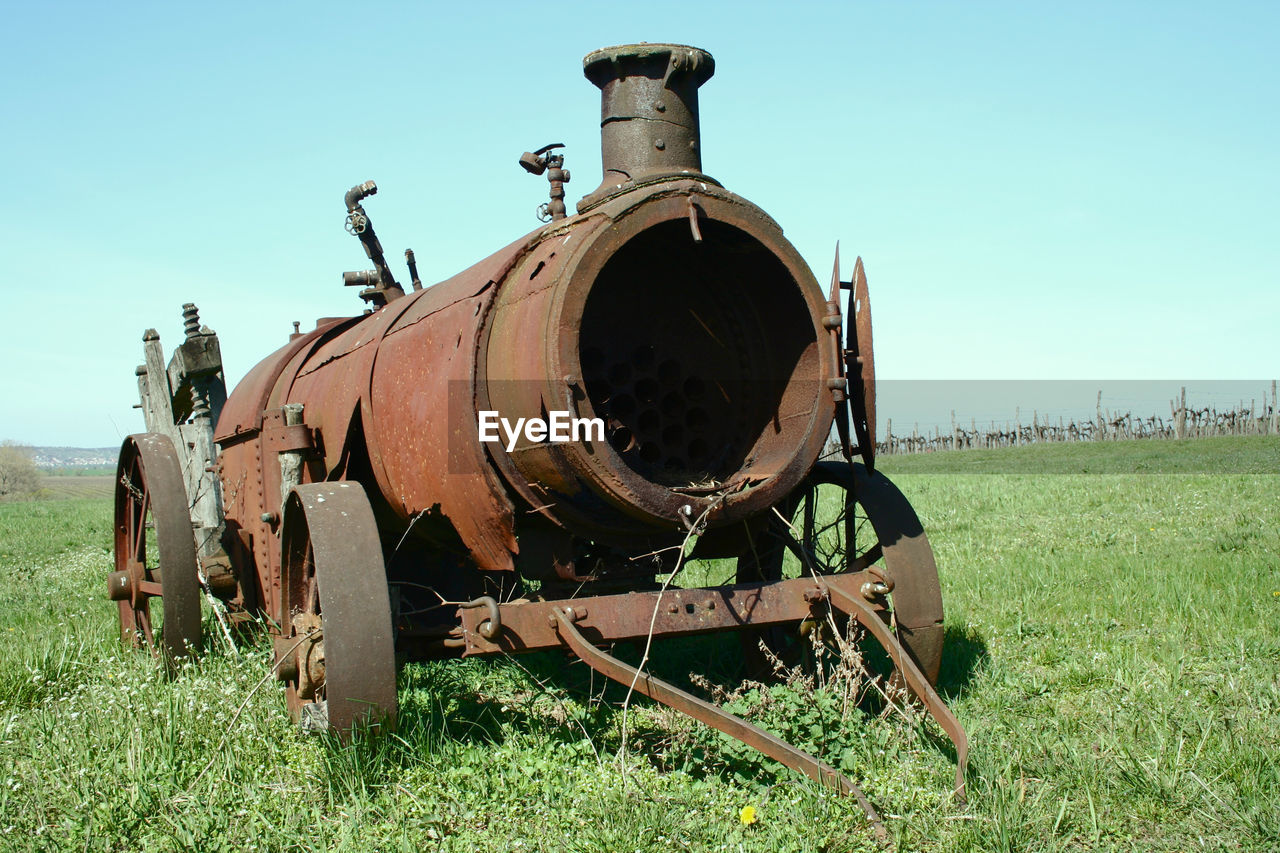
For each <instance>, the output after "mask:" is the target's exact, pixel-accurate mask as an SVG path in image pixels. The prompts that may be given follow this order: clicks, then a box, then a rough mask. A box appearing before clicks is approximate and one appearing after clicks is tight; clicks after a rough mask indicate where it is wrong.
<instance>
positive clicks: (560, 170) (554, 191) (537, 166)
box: [519, 142, 569, 222]
mask: <svg viewBox="0 0 1280 853" xmlns="http://www.w3.org/2000/svg"><path fill="white" fill-rule="evenodd" d="M563 147H564V143H563V142H553V143H551V144H550V145H544V146H542V147H541V148H539V149H538V150H537V151H533V152H530V151H526V152H524V153H523V154H521V155H520V160H519V163H520V167H521V168H522V169H524V170H525V171H526V172H528V173H529V174H531V175H541V174H543V173H544V172H545V173H546V175H547V180H548V181H549V182H550V183H551V201H549V202H544V203H542V204H540V205H538V214H537V215H538V218H539V219H540V220H542V221H543V222H550V221H552V220H553V219H564V218H565V206H564V185H565V184H567V183H569V170H568V169H566V168H564V155H563V154H548V153H547V152H548V151H553V150H555V149H556V148H563Z"/></svg>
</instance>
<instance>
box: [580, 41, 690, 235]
mask: <svg viewBox="0 0 1280 853" xmlns="http://www.w3.org/2000/svg"><path fill="white" fill-rule="evenodd" d="M582 66H583V72H584V73H585V74H586V76H587V79H588V80H590V81H591V82H592V83H594V84H595V85H596V86H598V87H600V153H601V161H602V163H603V166H604V178H603V180H602V182H601V184H600V186H599V187H598V188H597V189H596V190H595V191H594V192H592V193H591V194H589V195H588V196H587V197H586V198H584V199H583V200H582V202H581V203H580V204H579V205H578V210H579V211H585V210H588V209H590V208H591V207H592V206H593V205H595V204H599V203H600V202H601V201H603V200H604V199H606V198H609V197H611V196H613V195H616V194H617V193H619V192H624V191H626V190H628V189H631V188H633V187H636V186H641V185H643V184H646V183H650V182H652V181H655V180H662V179H663V178H665V177H670V176H681V175H683V176H701V175H702V138H701V132H700V126H699V122H698V87H700V86H701V85H702V84H703V83H705V82H706V81H707V80H708V79H710V77H711V75H712V73H714V71H715V60H714V59H712V57H711V54H709V53H707V52H706V51H705V50H699V49H698V48H696V47H688V46H685V45H678V44H629V45H621V46H619V47H607V48H602V49H601V50H597V51H594V52H592V53H589V54H587V56H586V57H585V58H584V59H583V60H582Z"/></svg>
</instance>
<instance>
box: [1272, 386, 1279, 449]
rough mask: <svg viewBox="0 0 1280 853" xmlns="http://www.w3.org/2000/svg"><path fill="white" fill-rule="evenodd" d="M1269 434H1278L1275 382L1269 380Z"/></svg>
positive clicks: (1277, 402)
mask: <svg viewBox="0 0 1280 853" xmlns="http://www.w3.org/2000/svg"><path fill="white" fill-rule="evenodd" d="M1271 434H1272V435H1277V434H1280V400H1277V398H1276V380H1275V379H1272V380H1271Z"/></svg>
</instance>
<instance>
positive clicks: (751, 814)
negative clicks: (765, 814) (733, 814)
mask: <svg viewBox="0 0 1280 853" xmlns="http://www.w3.org/2000/svg"><path fill="white" fill-rule="evenodd" d="M738 820H740V821H742V825H743V826H751V824H753V823H755V822H756V821H758V820H760V818H758V817H756V807H755V806H746V807H744V808H743V809H742V811H740V812H738Z"/></svg>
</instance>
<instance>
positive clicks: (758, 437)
mask: <svg viewBox="0 0 1280 853" xmlns="http://www.w3.org/2000/svg"><path fill="white" fill-rule="evenodd" d="M584 69H585V73H586V76H587V77H588V79H590V81H591V82H592V83H594V84H595V85H596V86H598V87H599V88H600V90H601V93H602V110H601V136H602V152H603V165H604V178H603V180H602V181H601V183H600V185H599V186H598V187H596V188H595V189H593V190H592V191H591V192H590V193H588V194H587V195H586V196H585V197H584V198H583V199H582V200H581V201H580V202H579V203H578V205H577V212H576V213H575V214H573V215H570V214H569V212H568V210H567V208H566V205H565V202H564V196H565V184H567V183H568V182H569V179H570V175H569V172H568V170H566V169H565V168H564V155H563V153H562V152H560V151H559V149H560V148H561V146H557V145H553V146H547V147H546V148H543V149H541V150H539V151H536V152H531V153H526V154H525V155H523V156H522V157H521V158H520V161H519V162H520V165H521V166H523V167H524V168H525V169H527V170H528V171H529V172H531V173H533V174H537V175H545V176H546V177H547V179H548V180H549V182H550V200H549V201H548V202H547V203H546V204H544V205H543V206H542V207H541V208H540V210H539V213H540V218H542V219H543V220H544V221H545V224H544V225H543V226H542V227H540V228H538V229H537V230H535V231H533V232H532V233H530V234H528V235H526V236H524V237H521V238H519V239H518V240H516V241H515V242H513V243H511V244H510V245H508V246H506V247H505V248H502V249H500V250H498V251H497V252H495V253H494V254H492V255H490V256H489V257H487V258H485V259H484V260H482V261H480V262H479V263H477V264H475V265H474V266H472V267H471V268H469V269H466V270H464V271H462V272H460V273H458V274H457V275H455V276H453V277H452V278H450V279H447V280H445V281H442V282H440V283H439V284H436V285H434V286H431V287H425V288H424V287H423V286H422V284H421V282H420V281H419V279H418V273H417V267H416V262H415V260H414V257H413V253H412V251H406V253H405V254H406V260H407V262H408V268H409V273H410V280H411V283H410V287H409V288H408V289H406V288H405V287H403V286H402V285H401V284H399V283H398V282H397V281H396V278H395V276H394V274H393V273H392V270H391V268H390V267H389V265H388V263H387V260H386V258H385V256H384V253H383V250H382V247H381V245H380V243H379V241H378V238H377V236H376V234H375V232H374V229H373V225H372V223H371V221H370V218H369V215H368V213H367V212H366V210H365V209H364V206H363V203H364V202H365V200H366V199H367V198H368V197H369V196H371V195H373V194H374V193H376V192H377V188H376V186H375V185H374V184H373V183H372V182H368V183H365V184H361V185H360V186H357V187H355V188H353V189H352V190H351V191H349V192H348V193H347V195H346V197H345V205H346V212H347V222H346V226H347V230H348V231H350V232H351V233H353V234H354V235H355V236H356V237H357V238H358V239H359V240H360V242H361V244H362V246H363V248H364V250H365V252H366V254H367V255H368V258H369V260H370V261H371V262H372V266H373V269H370V270H367V271H358V272H349V273H346V274H344V276H343V278H344V282H345V283H346V284H348V285H352V286H358V287H360V288H361V290H360V292H359V295H360V297H361V298H362V299H363V300H364V301H365V302H366V303H367V307H366V308H365V309H364V310H363V312H362V313H358V314H356V315H355V316H350V317H337V318H322V319H320V320H319V321H318V322H317V323H316V326H315V328H314V329H312V330H311V331H306V332H303V331H299V330H298V324H297V323H294V333H293V334H292V335H290V336H289V340H288V342H287V343H286V344H285V345H284V346H282V347H281V348H280V349H278V350H277V351H276V352H274V353H272V354H271V355H269V356H267V357H266V358H265V359H264V360H262V361H261V362H260V363H258V364H257V366H255V367H254V368H253V369H252V370H250V371H249V372H248V374H247V375H246V376H245V377H244V379H243V380H242V381H241V382H240V383H239V385H238V386H237V387H236V388H235V390H234V391H233V392H232V393H231V394H230V395H228V394H227V393H226V389H225V385H224V383H223V378H222V362H221V353H220V349H219V345H218V339H217V337H216V335H214V333H212V332H211V331H210V330H209V329H208V328H206V327H203V326H201V325H200V321H199V318H198V316H197V314H196V309H195V306H194V305H187V306H186V307H185V309H184V313H185V316H186V338H185V340H184V342H183V343H182V344H181V345H180V346H178V347H177V348H176V349H174V350H173V353H172V356H171V358H170V360H169V361H168V363H166V362H165V360H164V357H163V351H162V348H161V345H160V341H159V338H158V336H157V335H156V333H155V332H154V330H149V331H148V332H147V333H146V334H145V336H144V338H143V341H144V350H145V355H146V360H145V364H143V365H141V366H140V367H139V368H138V370H137V374H138V386H139V391H140V395H141V404H140V407H141V408H142V410H143V414H144V417H145V420H146V424H147V430H148V432H146V433H144V434H140V435H134V436H130V437H129V438H128V439H126V441H125V442H124V446H123V448H122V449H121V455H120V463H119V477H118V485H117V490H116V507H115V566H114V568H115V570H114V571H113V572H112V573H111V575H110V577H109V592H110V596H111V598H112V599H113V600H115V601H116V602H118V605H119V609H120V620H121V621H120V624H121V630H122V634H123V636H124V639H125V640H126V642H128V643H132V644H135V645H145V646H150V647H152V648H153V649H155V650H156V652H157V654H158V656H160V657H161V658H163V659H166V660H172V659H174V658H176V657H179V656H181V655H184V654H187V653H189V652H191V651H194V650H198V649H199V648H200V647H201V642H202V635H201V632H202V609H203V605H202V601H204V600H207V601H208V602H209V604H210V605H211V608H210V609H213V610H214V611H215V612H216V614H217V615H218V617H219V619H218V621H220V622H221V623H222V626H221V628H219V627H218V626H216V625H215V626H214V630H226V628H227V623H228V622H234V621H236V620H246V619H262V620H265V621H266V622H267V624H269V625H270V626H271V631H272V635H273V641H274V645H275V667H274V671H275V673H276V675H277V676H278V678H279V679H280V680H281V681H282V682H283V683H284V688H285V692H286V695H287V697H288V705H289V708H290V710H291V711H292V713H293V714H294V715H295V717H296V718H297V719H298V720H299V721H300V722H301V723H302V724H303V725H304V726H308V727H312V728H316V727H321V728H323V727H330V728H333V729H335V730H338V731H340V732H341V731H346V730H348V729H349V728H350V727H351V726H352V725H353V724H355V723H357V722H360V721H362V720H363V721H366V722H369V723H372V724H375V725H378V724H381V725H385V724H388V723H393V722H394V718H395V714H396V673H397V663H398V662H402V661H405V660H421V659H430V658H442V657H455V656H467V655H501V654H514V653H518V652H525V651H533V650H538V649H554V648H564V649H568V650H570V651H571V652H572V653H573V654H575V655H577V656H578V657H580V658H581V659H582V660H583V661H585V662H586V663H587V664H588V665H590V666H591V667H593V668H594V669H596V670H598V671H600V672H601V673H603V674H604V675H606V676H608V677H610V678H612V679H615V680H618V681H621V682H623V683H624V684H627V685H630V686H633V687H634V689H635V690H637V691H639V692H641V693H644V694H646V695H649V696H651V697H652V698H654V699H655V700H657V701H659V702H663V703H666V704H668V705H671V706H673V707H675V708H677V709H679V710H680V711H683V712H685V713H688V714H690V715H692V716H694V717H696V718H698V719H699V720H702V721H703V722H705V723H707V724H709V725H712V726H715V727H717V728H719V729H721V730H722V731H725V732H727V733H728V734H730V735H732V736H734V737H738V738H740V739H742V740H744V741H745V742H747V743H749V744H751V745H752V746H755V747H757V748H759V749H760V750H762V751H763V752H765V753H767V754H768V755H770V756H772V757H774V758H776V759H777V760H779V761H780V762H782V763H783V764H786V765H788V766H790V767H793V768H796V769H798V770H800V771H802V772H804V773H806V774H808V775H809V776H811V777H813V778H815V779H820V780H823V781H825V782H828V783H830V784H832V785H835V786H836V787H838V788H840V789H842V790H844V791H847V792H851V793H856V790H857V789H856V788H855V787H854V785H853V783H852V782H851V781H850V780H848V779H847V778H846V777H844V776H843V775H842V774H840V773H839V772H837V771H836V770H835V769H834V768H832V767H831V766H830V765H828V764H826V763H824V762H823V761H821V760H819V759H818V758H816V757H813V756H810V755H808V754H806V753H804V752H801V751H800V750H797V749H795V748H794V747H792V746H790V745H788V744H786V743H785V742H783V741H781V740H779V739H777V738H775V737H773V736H772V735H769V734H768V733H766V732H764V731H762V730H760V729H758V728H755V727H753V726H751V725H750V724H748V723H746V722H745V721H743V720H740V719H738V718H735V717H733V716H731V715H729V714H727V713H726V712H724V711H722V710H721V709H720V708H718V707H716V706H715V705H713V704H709V703H707V702H704V701H702V700H701V699H699V698H696V697H694V696H693V695H691V694H689V693H687V692H684V691H682V690H680V689H678V688H676V687H674V686H672V685H669V684H666V683H664V682H662V681H659V680H658V679H656V678H654V677H652V676H651V675H649V674H648V673H647V672H644V671H639V670H637V669H636V668H633V667H631V666H630V665H628V664H626V663H624V662H622V661H620V660H618V659H616V658H615V657H613V656H612V655H611V654H609V653H608V652H607V651H604V650H602V649H601V647H602V646H603V647H608V646H609V645H610V644H612V643H616V642H619V641H626V640H646V639H647V638H658V639H660V638H666V637H677V636H682V635H690V634H697V633H705V632H713V631H730V630H732V631H738V632H741V634H742V635H743V637H744V642H743V654H744V661H745V662H746V663H747V664H748V665H751V664H752V663H753V662H755V661H756V660H757V659H758V657H759V655H760V653H761V651H764V652H766V653H768V654H770V655H772V656H776V657H777V658H781V659H786V658H787V657H788V656H790V655H794V654H798V653H802V652H803V648H802V647H803V646H804V644H805V643H806V642H808V641H807V640H805V639H804V637H802V636H801V635H802V633H803V632H805V631H809V632H810V633H811V632H812V628H813V626H814V625H815V624H829V625H833V626H835V625H837V624H848V623H849V620H853V623H854V624H856V625H859V626H861V628H862V629H863V630H864V631H865V632H866V634H867V635H869V636H872V637H874V638H875V639H876V640H877V641H878V642H879V644H880V645H881V646H882V647H883V649H884V651H885V652H887V660H888V661H890V665H889V668H890V669H892V670H893V672H892V678H893V679H895V680H896V681H897V682H899V683H900V684H901V685H902V686H904V687H905V688H906V689H908V690H909V691H911V693H912V694H914V696H915V697H917V698H918V699H919V701H920V702H922V703H923V705H924V706H925V708H926V709H927V710H928V711H929V712H930V713H931V714H932V715H933V716H934V717H935V718H936V719H937V721H938V722H939V723H940V724H941V726H942V728H943V729H944V730H945V731H946V733H947V734H948V736H950V737H951V739H952V740H953V741H954V742H955V744H956V749H957V756H958V758H959V762H958V763H959V767H958V768H957V786H962V784H963V775H962V774H963V766H964V761H965V753H966V741H965V735H964V732H963V730H962V729H961V728H960V726H959V724H958V723H957V721H956V720H955V718H954V717H953V716H952V715H951V714H950V712H949V711H948V709H947V708H946V707H945V705H943V703H942V702H941V701H940V700H939V698H938V696H937V694H936V693H935V692H934V690H933V688H932V686H931V685H932V683H933V682H934V681H935V680H936V678H937V675H938V668H939V663H940V660H941V655H942V641H943V626H942V615H943V614H942V599H941V594H940V591H939V585H938V576H937V569H936V566H935V564H934V560H933V556H932V553H931V551H930V548H929V544H928V540H927V538H926V536H925V533H924V531H923V530H922V529H921V526H920V523H919V521H918V519H917V517H916V515H915V513H914V512H913V511H912V509H911V507H910V506H909V504H908V503H907V502H906V500H905V499H904V498H903V496H902V494H901V493H900V492H899V491H898V490H897V489H896V488H895V487H894V486H893V485H892V484H891V483H890V482H889V481H888V480H887V479H886V478H885V477H884V476H883V475H882V474H879V473H876V472H875V443H874V436H875V374H874V367H873V361H872V347H871V320H870V305H869V302H868V297H867V285H866V277H865V275H864V273H863V267H862V262H861V259H859V260H858V262H857V264H855V266H854V269H853V274H852V276H851V280H850V281H847V282H846V281H842V280H841V275H840V264H839V255H838V252H837V257H836V264H835V270H834V272H833V273H832V278H831V284H830V289H829V291H828V292H827V293H825V294H824V292H823V290H822V288H821V287H820V285H819V283H818V282H817V280H816V279H815V277H814V275H813V273H812V272H811V271H810V269H809V267H808V265H807V264H806V263H805V261H804V260H803V259H802V258H801V257H800V256H799V254H798V253H797V252H796V250H795V249H794V248H793V247H792V245H791V244H790V243H789V242H788V241H787V240H786V238H785V237H784V236H783V233H782V229H781V228H780V227H779V226H778V225H777V223H775V222H774V221H773V220H772V219H771V218H770V217H769V216H768V215H767V214H766V213H765V212H764V211H763V210H761V209H760V208H758V207H756V206H755V205H753V204H751V203H750V202H748V201H746V200H745V199H743V198H740V197H739V196H737V195H734V194H733V193H732V192H729V191H728V190H726V189H725V188H724V187H723V186H721V184H720V183H719V182H717V181H716V180H715V179H713V178H712V177H710V176H709V175H707V174H706V173H704V172H703V171H702V157H701V153H702V152H701V138H700V134H699V122H698V89H699V87H700V86H701V85H702V84H703V83H705V82H706V81H707V79H708V78H709V77H710V76H711V74H712V71H713V69H714V63H713V60H712V57H711V55H710V54H708V53H706V52H704V51H702V50H699V49H696V48H691V47H684V46H679V45H668V44H638V45H627V46H622V47H614V48H608V49H603V50H598V51H595V52H593V53H591V54H589V55H588V56H587V57H586V58H585V60H584ZM841 290H847V291H850V297H849V299H848V305H849V306H850V311H849V313H851V314H852V315H853V317H852V319H851V320H847V319H846V317H845V316H844V315H843V313H842V309H841V305H842V299H841ZM557 413H558V415H559V416H560V417H563V418H568V419H570V420H571V421H572V422H575V423H579V424H581V425H582V426H584V427H585V429H584V430H582V431H581V432H579V431H577V430H576V429H575V432H574V434H573V435H570V436H567V437H568V440H564V441H557V440H554V439H555V438H556V436H555V435H554V432H555V430H554V428H553V427H554V426H555V418H556V416H557ZM484 417H489V418H494V419H496V418H501V419H504V420H505V421H506V422H507V424H508V425H509V424H511V423H516V424H520V423H524V424H527V425H528V428H527V429H524V430H523V431H521V430H519V429H517V430H516V431H515V432H514V433H512V432H511V431H510V429H509V427H504V429H507V431H506V432H503V431H498V430H496V427H495V428H494V431H496V432H497V433H498V438H499V440H497V441H492V440H487V441H486V440H481V439H482V437H484V436H483V433H484V430H483V426H484ZM521 418H523V419H524V421H523V422H521V421H520V420H519V419H521ZM538 423H542V424H543V428H542V429H538V428H537V424H538ZM548 423H550V426H551V427H552V428H548V427H547V425H548ZM563 423H564V422H562V425H563ZM833 423H834V425H835V431H836V435H837V436H838V439H837V442H838V444H839V446H840V450H841V453H840V454H837V455H836V457H835V458H834V460H827V461H819V456H820V454H821V452H822V451H823V448H824V445H825V444H826V443H827V442H828V440H829V437H830V435H831V433H832V427H833ZM490 426H493V423H490ZM593 427H594V429H593ZM491 437H492V436H490V438H491ZM561 437H562V438H564V437H566V436H561ZM193 532H194V535H193ZM691 543H694V544H693V545H692V547H693V550H692V554H691V556H692V557H697V558H708V559H720V560H724V561H726V562H725V563H724V565H728V566H729V567H730V568H729V571H728V574H727V576H726V577H725V578H724V582H723V583H722V584H721V585H716V586H694V587H693V588H687V587H684V586H683V585H682V583H681V576H680V575H679V574H678V573H677V574H676V575H675V576H674V577H666V579H665V580H662V582H660V579H663V578H664V577H665V576H668V575H671V573H672V572H673V571H675V570H676V569H677V568H679V567H680V566H681V565H682V561H683V559H684V554H685V552H686V550H687V549H688V546H689V545H690V544H691ZM211 624H212V621H211Z"/></svg>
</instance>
